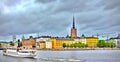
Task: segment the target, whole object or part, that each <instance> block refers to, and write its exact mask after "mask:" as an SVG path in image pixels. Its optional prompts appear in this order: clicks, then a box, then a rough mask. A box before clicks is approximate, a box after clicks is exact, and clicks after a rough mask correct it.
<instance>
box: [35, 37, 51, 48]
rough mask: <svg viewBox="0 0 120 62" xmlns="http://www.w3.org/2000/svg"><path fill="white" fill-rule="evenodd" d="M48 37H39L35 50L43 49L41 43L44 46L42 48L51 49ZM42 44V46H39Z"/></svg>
mask: <svg viewBox="0 0 120 62" xmlns="http://www.w3.org/2000/svg"><path fill="white" fill-rule="evenodd" d="M50 38H51V37H50V36H41V37H39V38H37V39H36V48H37V49H41V48H42V49H43V43H44V44H45V45H44V46H45V47H44V48H47V49H51V48H52V41H51V39H50ZM41 43H42V44H41Z"/></svg>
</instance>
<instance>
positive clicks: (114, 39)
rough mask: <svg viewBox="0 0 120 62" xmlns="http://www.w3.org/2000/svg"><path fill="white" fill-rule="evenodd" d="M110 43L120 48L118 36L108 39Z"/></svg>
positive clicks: (119, 37) (119, 35)
mask: <svg viewBox="0 0 120 62" xmlns="http://www.w3.org/2000/svg"><path fill="white" fill-rule="evenodd" d="M110 42H113V43H115V45H116V47H117V48H120V34H118V36H117V37H115V38H110Z"/></svg>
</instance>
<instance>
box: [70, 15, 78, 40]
mask: <svg viewBox="0 0 120 62" xmlns="http://www.w3.org/2000/svg"><path fill="white" fill-rule="evenodd" d="M71 38H77V29H76V28H75V20H74V16H73V25H72V28H71Z"/></svg>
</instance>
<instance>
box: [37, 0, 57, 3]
mask: <svg viewBox="0 0 120 62" xmlns="http://www.w3.org/2000/svg"><path fill="white" fill-rule="evenodd" d="M53 1H56V0H35V2H37V3H38V2H40V3H50V2H53Z"/></svg>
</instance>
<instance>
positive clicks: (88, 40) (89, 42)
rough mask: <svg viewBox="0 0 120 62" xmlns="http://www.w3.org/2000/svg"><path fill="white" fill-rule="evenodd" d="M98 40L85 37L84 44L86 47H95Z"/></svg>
mask: <svg viewBox="0 0 120 62" xmlns="http://www.w3.org/2000/svg"><path fill="white" fill-rule="evenodd" d="M97 43H98V38H96V37H86V44H87V45H88V47H97Z"/></svg>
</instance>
